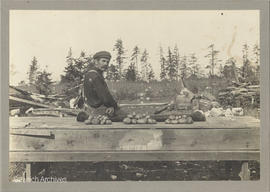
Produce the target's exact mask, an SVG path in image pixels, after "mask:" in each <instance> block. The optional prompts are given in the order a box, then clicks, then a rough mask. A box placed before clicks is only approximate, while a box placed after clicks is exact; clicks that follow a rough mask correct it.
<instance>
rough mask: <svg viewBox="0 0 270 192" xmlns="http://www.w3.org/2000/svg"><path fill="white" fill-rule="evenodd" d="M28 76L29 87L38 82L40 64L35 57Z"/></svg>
mask: <svg viewBox="0 0 270 192" xmlns="http://www.w3.org/2000/svg"><path fill="white" fill-rule="evenodd" d="M27 74H28V80H29V85H34V84H35V82H36V80H37V74H38V64H37V59H36V57H33V60H32V61H31V65H30V69H29V71H28V73H27Z"/></svg>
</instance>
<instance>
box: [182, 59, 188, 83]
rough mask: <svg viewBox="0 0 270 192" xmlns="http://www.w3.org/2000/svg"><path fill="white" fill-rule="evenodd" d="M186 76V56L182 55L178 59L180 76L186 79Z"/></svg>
mask: <svg viewBox="0 0 270 192" xmlns="http://www.w3.org/2000/svg"><path fill="white" fill-rule="evenodd" d="M187 76H188V67H187V56H185V55H184V56H183V57H182V58H181V60H180V77H181V79H186V78H187Z"/></svg>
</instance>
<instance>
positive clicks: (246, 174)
mask: <svg viewBox="0 0 270 192" xmlns="http://www.w3.org/2000/svg"><path fill="white" fill-rule="evenodd" d="M239 176H240V177H241V180H243V181H246V180H250V171H249V169H248V162H247V161H244V162H242V165H241V172H240V173H239Z"/></svg>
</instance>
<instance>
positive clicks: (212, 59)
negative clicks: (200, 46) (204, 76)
mask: <svg viewBox="0 0 270 192" xmlns="http://www.w3.org/2000/svg"><path fill="white" fill-rule="evenodd" d="M208 49H209V53H208V54H207V55H206V56H205V57H207V58H209V65H207V66H206V68H207V69H209V75H210V76H214V75H215V68H216V66H217V65H218V63H219V62H220V61H221V60H219V59H218V57H217V56H218V53H219V51H217V50H215V48H214V44H211V45H210V46H209V47H208Z"/></svg>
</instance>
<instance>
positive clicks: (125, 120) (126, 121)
mask: <svg viewBox="0 0 270 192" xmlns="http://www.w3.org/2000/svg"><path fill="white" fill-rule="evenodd" d="M123 122H124V123H125V124H130V123H131V119H130V118H128V117H126V118H125V119H124V120H123Z"/></svg>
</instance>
